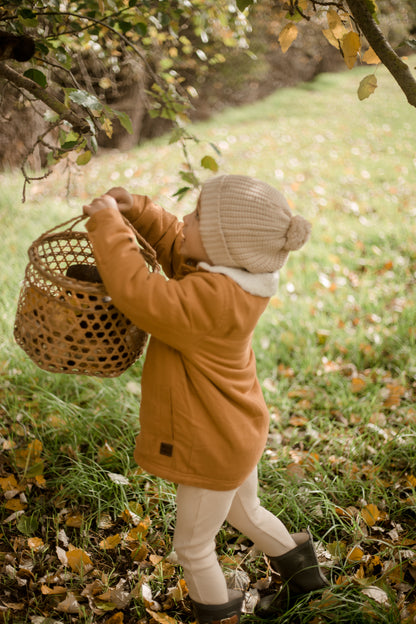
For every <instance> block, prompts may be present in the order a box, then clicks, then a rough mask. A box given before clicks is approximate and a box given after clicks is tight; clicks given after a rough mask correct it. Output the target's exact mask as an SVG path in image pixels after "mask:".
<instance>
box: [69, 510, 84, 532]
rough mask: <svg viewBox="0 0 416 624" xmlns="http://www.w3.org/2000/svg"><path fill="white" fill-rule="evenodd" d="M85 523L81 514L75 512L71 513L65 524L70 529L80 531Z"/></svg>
mask: <svg viewBox="0 0 416 624" xmlns="http://www.w3.org/2000/svg"><path fill="white" fill-rule="evenodd" d="M83 521H84V517H83V515H82V514H81V513H78V512H74V513H70V514H69V515H68V516H67V517H66V520H65V524H66V526H68V527H74V528H75V529H79V528H81V526H82V523H83Z"/></svg>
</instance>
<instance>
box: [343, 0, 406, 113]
mask: <svg viewBox="0 0 416 624" xmlns="http://www.w3.org/2000/svg"><path fill="white" fill-rule="evenodd" d="M346 2H347V4H348V7H349V9H350V11H351V14H352V16H353V18H354V19H355V21H356V22H357V24H358V25H359V27H360V30H361V31H362V33H363V35H364V36H365V37H366V39H367V41H368V43H369V44H370V45H371V47H372V48H373V50H374V52H375V53H376V54H377V56H378V57H379V59H380V61H381V62H382V63H383V64H384V65H385V66H386V67H387V69H388V70H389V72H390V73H391V75H392V76H393V78H394V79H395V80H396V82H397V84H398V85H399V87H400V88H401V90H402V91H403V93H404V94H405V96H406V98H407V101H408V102H409V104H411V105H412V106H415V107H416V79H415V77H414V76H413V74H412V72H411V71H410V68H409V66H408V65H406V63H405V62H404V61H402V59H401V58H400V57H399V56H398V54H397V53H396V52H395V51H394V50H393V48H392V47H391V45H390V44H389V42H388V41H387V40H386V38H385V37H384V35H383V33H382V32H381V30H380V28H379V27H378V25H377V23H376V21H375V20H374V18H373V16H372V15H371V12H370V10H369V9H368V7H367V5H366V3H365V2H364V1H363V0H346Z"/></svg>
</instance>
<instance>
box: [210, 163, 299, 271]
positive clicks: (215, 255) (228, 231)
mask: <svg viewBox="0 0 416 624" xmlns="http://www.w3.org/2000/svg"><path fill="white" fill-rule="evenodd" d="M200 202H201V203H200V207H201V210H200V221H199V225H200V232H201V238H202V242H203V245H204V247H205V251H206V252H207V254H208V257H209V259H210V260H211V262H212V263H213V264H214V265H221V266H227V267H236V268H240V269H246V271H249V272H250V273H273V272H274V271H277V270H278V269H280V268H282V266H283V265H284V263H285V262H286V260H287V257H288V254H289V251H292V250H295V249H299V248H300V247H302V245H304V243H306V241H307V239H308V237H309V234H310V231H311V224H310V223H309V221H306V219H304V218H303V217H301V216H300V215H296V216H293V215H292V211H291V210H290V208H289V205H288V203H287V201H286V199H285V198H284V197H283V195H282V194H281V193H280V192H279V191H278V190H277V189H275V188H273V187H272V186H269V185H268V184H266V183H265V182H261V181H260V180H255V179H254V178H251V177H248V176H243V175H222V176H217V177H215V178H211V179H210V180H208V181H207V182H205V184H204V185H203V187H202V191H201V198H200Z"/></svg>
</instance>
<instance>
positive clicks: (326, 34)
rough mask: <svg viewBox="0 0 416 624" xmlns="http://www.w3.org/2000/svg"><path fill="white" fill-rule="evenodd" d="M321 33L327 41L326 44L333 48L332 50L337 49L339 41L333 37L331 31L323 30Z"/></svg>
mask: <svg viewBox="0 0 416 624" xmlns="http://www.w3.org/2000/svg"><path fill="white" fill-rule="evenodd" d="M322 33H323V35H324V37H325V39H326V40H327V41H328V43H330V44H331V45H332V46H334V48H337V49H339V41H338V39H337V38H336V37H335V36H334V33H333V32H332V30H330V29H329V28H324V29H323V31H322Z"/></svg>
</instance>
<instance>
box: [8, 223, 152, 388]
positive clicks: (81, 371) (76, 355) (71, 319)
mask: <svg viewBox="0 0 416 624" xmlns="http://www.w3.org/2000/svg"><path fill="white" fill-rule="evenodd" d="M83 218H84V217H76V218H75V219H71V220H70V221H67V222H65V223H63V224H61V226H57V228H53V230H49V231H48V232H46V233H45V234H43V235H42V236H40V237H39V238H38V239H37V240H36V241H34V242H33V243H32V245H31V246H30V247H29V250H28V255H29V263H28V264H27V266H26V271H25V276H24V280H23V284H22V287H21V291H20V296H19V301H18V305H17V312H16V319H15V325H14V337H15V340H16V342H17V344H18V345H19V346H20V347H21V348H22V349H23V350H24V351H25V353H26V354H27V355H28V356H29V357H30V358H31V359H32V360H33V361H34V362H35V363H36V364H37V365H38V366H39V367H40V368H42V369H43V370H46V371H49V372H53V373H68V374H78V375H90V376H96V377H117V376H118V375H120V374H121V373H123V372H124V371H126V370H127V369H128V368H129V367H130V366H131V365H132V364H133V363H134V362H135V361H136V360H137V359H138V358H139V357H140V356H141V355H142V353H143V351H144V349H145V346H146V342H147V337H148V336H147V333H146V332H144V331H142V330H141V329H139V328H137V327H136V326H135V325H133V324H132V323H131V321H130V320H129V319H128V318H127V317H126V316H124V314H122V313H121V312H120V311H119V310H118V309H117V308H116V307H115V306H114V305H113V303H112V301H111V298H110V297H109V296H108V294H107V292H106V290H105V288H104V285H103V284H102V283H99V282H90V281H84V280H83V279H74V278H73V277H68V276H67V271H68V269H69V267H73V266H74V265H81V267H82V268H85V267H87V272H88V270H91V268H92V267H94V266H95V260H94V255H93V251H92V246H91V244H90V241H89V239H88V235H87V233H86V232H82V231H78V230H74V226H76V225H77V224H78V223H79V222H80V221H82V220H83ZM69 224H70V226H69V227H66V226H68V225H69ZM60 228H65V229H61V230H60V231H56V230H57V229H60ZM133 231H134V230H133ZM134 235H135V236H136V239H137V241H138V244H139V246H140V248H141V253H142V255H143V256H144V258H145V260H146V262H147V264H148V266H149V269H151V270H153V271H158V270H159V267H158V264H157V261H156V255H155V252H154V250H153V249H152V248H151V247H150V246H149V245H148V243H147V242H146V241H144V239H142V238H141V237H140V235H139V234H138V233H137V232H136V231H134Z"/></svg>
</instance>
